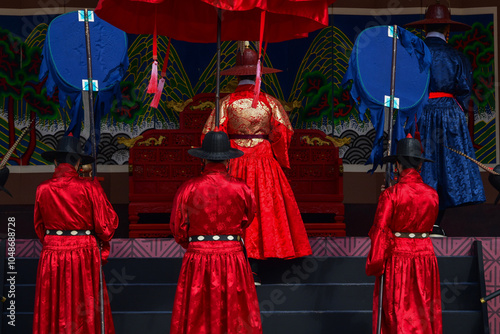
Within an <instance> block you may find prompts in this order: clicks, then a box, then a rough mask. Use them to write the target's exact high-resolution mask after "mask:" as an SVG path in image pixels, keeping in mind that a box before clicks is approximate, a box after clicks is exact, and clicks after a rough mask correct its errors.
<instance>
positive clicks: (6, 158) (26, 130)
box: [0, 118, 36, 170]
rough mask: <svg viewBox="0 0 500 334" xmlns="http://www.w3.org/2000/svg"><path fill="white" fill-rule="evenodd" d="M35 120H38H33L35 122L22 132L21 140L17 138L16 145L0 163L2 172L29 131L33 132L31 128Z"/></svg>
mask: <svg viewBox="0 0 500 334" xmlns="http://www.w3.org/2000/svg"><path fill="white" fill-rule="evenodd" d="M35 120H36V118H33V120H32V121H31V123H30V124H29V125H28V126H27V127H26V129H24V130H23V132H21V135H20V136H19V138H17V140H16V142H15V143H14V145H12V147H11V148H9V150H8V151H7V153H5V155H4V156H3V158H2V161H1V162H0V170H1V169H3V168H5V166H6V165H7V162H8V161H9V159H10V156H11V155H12V153H14V150H15V149H16V147H17V145H19V143H20V142H21V140H22V139H23V137H24V136H25V135H26V134H27V133H28V131H29V130H31V126H32V125H33V122H34V121H35Z"/></svg>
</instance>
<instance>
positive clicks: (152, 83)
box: [148, 60, 158, 94]
mask: <svg viewBox="0 0 500 334" xmlns="http://www.w3.org/2000/svg"><path fill="white" fill-rule="evenodd" d="M157 87H158V61H156V60H155V61H154V62H153V66H152V68H151V78H150V79H149V85H148V94H153V93H156V88H157Z"/></svg>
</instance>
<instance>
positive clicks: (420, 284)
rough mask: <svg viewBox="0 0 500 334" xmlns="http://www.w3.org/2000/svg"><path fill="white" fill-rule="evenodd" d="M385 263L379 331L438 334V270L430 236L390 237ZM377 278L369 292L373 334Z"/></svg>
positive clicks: (375, 325)
mask: <svg viewBox="0 0 500 334" xmlns="http://www.w3.org/2000/svg"><path fill="white" fill-rule="evenodd" d="M394 241H395V242H394V243H395V245H394V249H393V250H392V252H391V256H389V258H388V260H387V263H386V270H385V280H384V300H383V308H382V309H383V313H382V334H406V333H415V334H441V333H442V331H443V324H442V316H441V288H440V282H439V269H438V263H437V259H436V256H435V254H434V248H433V246H432V241H431V239H430V238H425V239H410V238H394ZM379 291H380V279H379V277H377V280H376V281H375V290H374V295H373V333H374V334H375V333H377V317H378V300H379Z"/></svg>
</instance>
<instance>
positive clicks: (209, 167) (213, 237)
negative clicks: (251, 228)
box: [170, 131, 262, 334]
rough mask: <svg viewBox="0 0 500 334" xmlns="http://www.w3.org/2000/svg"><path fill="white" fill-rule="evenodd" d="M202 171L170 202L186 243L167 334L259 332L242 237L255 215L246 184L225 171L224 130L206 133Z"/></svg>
mask: <svg viewBox="0 0 500 334" xmlns="http://www.w3.org/2000/svg"><path fill="white" fill-rule="evenodd" d="M188 153H189V154H191V155H192V156H195V157H197V158H201V159H203V162H204V169H203V172H202V175H201V176H199V177H196V178H193V179H191V180H188V181H187V182H185V183H184V184H183V185H182V186H181V187H180V188H179V190H178V192H177V194H176V196H175V199H174V204H173V207H172V215H171V219H170V228H171V230H172V232H173V234H174V237H175V241H177V242H178V243H179V244H180V245H181V246H182V247H184V248H187V250H186V254H185V255H184V259H183V261H182V268H181V273H180V275H179V282H178V283H177V292H176V294H175V301H174V308H173V312H172V322H171V327H170V333H171V334H181V333H182V334H191V333H192V334H261V333H262V325H261V319H260V312H259V303H258V300H257V292H256V290H255V285H254V281H253V277H252V271H251V269H250V265H249V263H248V259H247V258H246V256H245V252H244V247H243V244H242V241H241V236H242V234H243V231H244V230H245V229H246V228H247V227H248V225H249V224H250V223H251V222H252V220H253V217H254V215H255V199H254V196H253V193H252V191H251V190H250V188H249V187H248V186H247V185H246V184H245V183H244V182H243V181H242V180H239V179H236V178H234V177H232V176H230V175H229V173H228V170H227V169H228V167H227V166H228V163H229V160H230V159H234V158H237V157H241V156H242V155H243V152H242V151H240V150H237V149H234V148H231V146H230V144H229V139H228V137H227V135H226V134H225V133H224V132H213V131H212V132H208V133H207V134H206V136H205V138H204V139H203V144H202V147H201V148H195V149H191V150H189V151H188Z"/></svg>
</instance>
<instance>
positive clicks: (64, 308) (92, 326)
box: [33, 235, 115, 334]
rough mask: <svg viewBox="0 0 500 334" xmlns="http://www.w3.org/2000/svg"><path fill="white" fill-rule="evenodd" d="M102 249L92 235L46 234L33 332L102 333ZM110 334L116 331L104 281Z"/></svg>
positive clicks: (38, 279)
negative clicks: (100, 275) (100, 292)
mask: <svg viewBox="0 0 500 334" xmlns="http://www.w3.org/2000/svg"><path fill="white" fill-rule="evenodd" d="M99 257H100V256H99V248H98V247H97V242H96V239H95V238H94V237H93V236H52V235H47V236H45V238H44V241H43V248H42V252H41V254H40V260H39V262H38V272H37V283H36V292H35V310H34V316H33V333H34V334H54V333H57V334H90V333H92V334H93V333H96V334H98V333H100V331H101V316H100V306H99V305H100V304H99V299H100V298H99V265H100V262H99ZM104 316H105V326H106V327H105V328H106V333H107V334H113V333H114V332H115V330H114V325H113V318H112V316H111V309H110V307H109V298H108V292H107V289H106V284H104Z"/></svg>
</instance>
